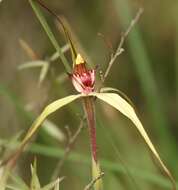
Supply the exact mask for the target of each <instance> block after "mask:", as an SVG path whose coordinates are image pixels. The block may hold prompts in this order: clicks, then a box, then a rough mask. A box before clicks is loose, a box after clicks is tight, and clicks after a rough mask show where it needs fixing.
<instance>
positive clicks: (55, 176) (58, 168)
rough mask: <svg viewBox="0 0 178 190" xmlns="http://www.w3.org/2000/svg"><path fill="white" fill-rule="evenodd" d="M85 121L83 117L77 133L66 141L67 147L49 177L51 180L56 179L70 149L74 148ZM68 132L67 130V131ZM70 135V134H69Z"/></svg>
mask: <svg viewBox="0 0 178 190" xmlns="http://www.w3.org/2000/svg"><path fill="white" fill-rule="evenodd" d="M85 119H86V117H85V116H84V117H83V118H82V119H81V121H80V124H79V127H78V129H77V131H76V132H75V133H74V135H73V136H71V135H70V136H69V141H68V145H67V147H66V149H65V152H64V156H63V157H62V159H60V161H59V162H58V164H57V166H56V169H55V170H54V173H53V175H52V177H51V179H52V180H54V179H56V178H57V177H58V175H59V173H60V171H61V168H62V166H63V164H64V162H65V160H66V159H67V157H68V155H69V153H70V152H71V150H72V147H73V146H74V144H75V142H76V140H77V137H78V136H79V134H80V132H81V130H82V129H83V126H84V122H85ZM68 130H69V129H68ZM68 134H69V131H68ZM70 134H71V133H70Z"/></svg>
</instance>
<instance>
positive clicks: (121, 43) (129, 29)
mask: <svg viewBox="0 0 178 190" xmlns="http://www.w3.org/2000/svg"><path fill="white" fill-rule="evenodd" d="M142 13H143V8H140V9H139V10H138V12H137V14H136V16H135V18H134V19H133V20H132V21H131V23H130V25H129V27H128V28H127V30H126V31H125V32H124V33H123V34H122V35H121V39H120V43H119V45H118V47H117V49H116V51H115V53H114V54H111V59H110V61H109V63H108V67H107V68H106V71H105V73H104V76H103V80H102V83H104V82H105V80H106V78H107V76H108V74H109V72H110V70H111V67H112V65H113V63H114V62H115V60H116V59H117V57H118V56H119V55H120V54H121V53H122V52H123V51H124V49H123V48H122V47H123V44H124V42H125V39H126V37H127V36H128V34H129V33H130V31H131V30H132V28H133V27H134V26H135V24H136V23H137V22H138V20H139V18H140V16H141V14H142Z"/></svg>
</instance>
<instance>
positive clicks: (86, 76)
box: [0, 0, 176, 190]
mask: <svg viewBox="0 0 178 190" xmlns="http://www.w3.org/2000/svg"><path fill="white" fill-rule="evenodd" d="M29 1H30V3H31V5H32V8H33V9H34V11H36V12H35V13H36V14H37V16H39V14H38V13H37V10H36V5H35V3H34V2H33V0H29ZM38 3H39V4H41V5H42V3H41V0H40V1H39V0H38ZM42 6H43V7H45V6H44V5H42ZM46 9H47V10H48V11H49V12H50V13H51V11H50V10H49V9H48V8H46ZM52 14H53V15H54V13H52ZM40 18H41V17H40ZM57 19H58V21H59V22H60V23H61V25H62V27H63V29H64V32H65V34H66V36H67V39H68V41H69V43H70V45H71V51H72V57H73V63H74V66H73V71H72V73H71V74H69V76H70V78H71V81H72V84H73V86H74V88H75V89H76V91H77V92H79V94H74V95H69V96H66V97H64V98H61V99H58V100H56V101H54V102H52V103H50V104H49V105H47V106H46V107H45V108H44V110H43V111H42V113H41V114H40V115H39V116H38V117H37V119H36V120H35V121H34V123H33V124H32V126H31V127H30V129H29V130H28V131H27V133H26V135H25V137H24V138H23V140H22V142H21V144H20V146H19V148H18V149H17V150H16V151H15V153H14V154H13V155H12V156H11V157H10V159H8V160H7V162H5V163H7V164H6V165H7V167H8V168H12V167H13V166H14V165H15V162H16V160H17V159H18V157H19V156H20V154H21V153H22V152H23V150H24V148H25V146H26V144H27V143H28V142H29V141H30V139H31V138H32V136H33V135H34V134H35V133H36V131H37V130H38V129H39V128H40V126H41V124H42V123H43V122H44V120H45V119H46V118H47V117H48V116H49V115H50V114H52V113H53V112H56V111H57V110H58V109H60V108H62V107H63V106H66V105H68V104H69V103H71V102H73V101H75V100H77V99H82V101H83V105H84V106H83V107H84V110H85V114H86V117H87V122H88V128H89V134H90V144H91V152H92V173H93V178H94V179H96V178H97V177H98V175H99V174H100V173H101V172H100V166H99V162H98V158H97V147H96V130H95V112H94V104H95V100H96V98H97V100H101V101H102V102H104V103H107V104H109V105H110V106H112V107H113V108H115V109H116V110H117V111H119V112H120V113H122V114H123V115H125V116H126V117H127V118H128V119H130V120H131V121H132V123H133V124H134V125H133V126H135V127H136V129H137V130H138V132H139V133H140V134H141V136H142V138H143V139H144V141H145V142H146V144H147V145H148V147H149V149H150V150H151V152H152V154H153V155H154V157H155V158H156V159H157V161H158V163H159V164H160V166H161V167H162V169H163V171H164V172H165V174H166V175H167V176H168V178H169V179H170V181H171V182H172V186H173V189H174V190H175V189H176V185H175V180H174V178H173V176H172V174H171V173H170V171H169V170H168V168H167V167H166V165H165V164H164V163H163V161H162V160H161V158H160V156H159V154H158V152H157V150H156V149H155V147H154V145H153V143H152V142H151V140H150V138H149V136H148V135H147V133H146V131H145V129H144V127H143V125H142V123H141V121H140V120H139V118H138V116H137V114H136V112H135V110H134V108H133V106H132V105H131V104H130V103H129V102H128V101H127V100H126V99H125V98H123V97H122V96H120V95H119V94H118V93H115V92H111V91H113V89H112V88H105V90H103V91H102V92H101V91H100V92H95V91H94V85H95V70H94V69H87V67H86V62H85V60H84V59H83V58H82V56H81V55H80V54H77V53H76V51H75V49H74V46H73V43H72V41H71V39H70V36H69V34H68V32H67V31H66V28H65V27H64V25H63V23H62V22H61V20H60V18H58V17H57ZM45 26H46V24H45ZM48 34H49V32H48ZM52 41H53V39H52ZM106 89H107V90H106ZM0 184H1V180H0ZM94 188H95V190H101V189H102V185H101V183H100V180H98V181H97V183H95V186H94Z"/></svg>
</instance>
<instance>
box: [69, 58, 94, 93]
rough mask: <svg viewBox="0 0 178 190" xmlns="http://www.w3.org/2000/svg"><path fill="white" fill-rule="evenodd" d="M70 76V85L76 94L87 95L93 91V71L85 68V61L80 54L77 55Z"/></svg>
mask: <svg viewBox="0 0 178 190" xmlns="http://www.w3.org/2000/svg"><path fill="white" fill-rule="evenodd" d="M70 76H71V79H72V84H73V86H74V88H75V89H76V90H77V91H78V92H80V93H83V94H89V93H90V92H93V91H94V84H95V70H94V69H87V68H86V65H85V61H84V60H83V58H82V57H81V55H80V54H78V55H77V58H76V62H75V65H74V68H73V73H72V74H71V75H70Z"/></svg>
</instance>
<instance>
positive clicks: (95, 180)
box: [84, 172, 104, 190]
mask: <svg viewBox="0 0 178 190" xmlns="http://www.w3.org/2000/svg"><path fill="white" fill-rule="evenodd" d="M103 176H104V173H103V172H101V173H100V174H99V175H98V176H97V177H96V178H95V179H93V180H92V181H91V182H90V183H89V184H88V185H87V186H86V187H85V188H84V190H90V189H92V187H93V186H94V185H95V183H96V182H97V181H98V180H100V179H101V178H102V177H103Z"/></svg>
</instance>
